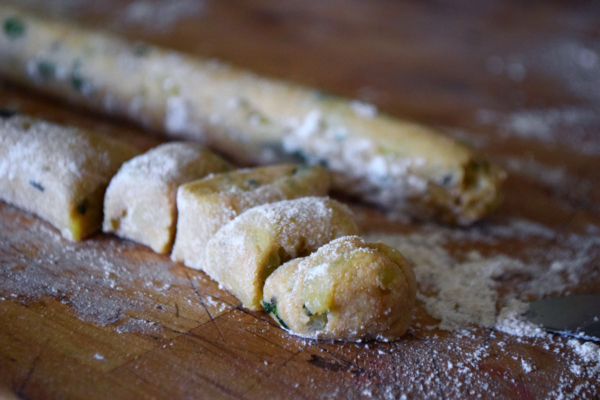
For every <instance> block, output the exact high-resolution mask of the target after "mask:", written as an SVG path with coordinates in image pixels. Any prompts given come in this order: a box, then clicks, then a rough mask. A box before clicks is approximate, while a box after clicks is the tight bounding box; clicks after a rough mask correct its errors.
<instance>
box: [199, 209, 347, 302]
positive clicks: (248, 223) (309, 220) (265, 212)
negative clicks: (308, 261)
mask: <svg viewBox="0 0 600 400" xmlns="http://www.w3.org/2000/svg"><path fill="white" fill-rule="evenodd" d="M357 231H358V230H357V227H356V224H355V223H354V220H353V219H352V214H351V212H350V210H349V209H348V207H346V206H345V205H343V204H341V203H338V202H337V201H335V200H331V199H328V198H318V197H304V198H301V199H295V200H285V201H280V202H277V203H271V204H264V205H262V206H257V207H254V208H252V209H250V210H248V211H246V212H244V213H243V214H241V215H240V216H239V217H237V218H236V219H234V220H233V221H231V222H229V223H228V224H227V225H225V226H224V227H223V228H221V229H220V230H219V231H218V232H217V233H216V234H215V235H214V236H213V237H212V238H211V239H210V241H209V242H208V245H207V247H206V258H205V262H204V271H205V272H206V273H207V274H208V275H209V276H210V277H211V278H213V279H214V280H216V281H217V282H218V283H219V285H220V286H222V287H224V288H226V289H227V290H229V291H230V292H231V293H233V294H234V295H235V296H236V297H237V298H238V299H240V300H241V301H242V303H243V304H244V307H247V308H249V309H250V310H260V309H262V305H261V300H262V298H263V295H262V293H263V286H264V283H265V280H266V279H267V277H268V276H269V275H270V274H271V273H272V272H273V271H274V270H276V269H277V268H278V267H279V266H280V265H281V264H283V263H284V262H286V261H288V260H291V259H293V258H296V257H303V256H306V255H308V254H310V253H312V252H313V251H315V250H317V249H318V248H319V247H321V246H323V245H325V244H327V243H329V242H330V241H332V240H333V239H336V238H338V237H342V236H346V235H355V234H357Z"/></svg>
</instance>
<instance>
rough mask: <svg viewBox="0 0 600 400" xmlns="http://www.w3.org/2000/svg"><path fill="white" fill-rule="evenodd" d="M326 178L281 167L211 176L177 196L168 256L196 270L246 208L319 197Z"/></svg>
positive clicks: (321, 173)
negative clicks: (212, 243)
mask: <svg viewBox="0 0 600 400" xmlns="http://www.w3.org/2000/svg"><path fill="white" fill-rule="evenodd" d="M330 184H331V178H330V175H329V173H328V172H327V171H325V170H324V169H323V168H321V167H319V166H316V167H305V166H301V165H297V164H284V165H276V166H270V167H260V168H252V169H245V170H238V171H233V172H228V173H223V174H215V175H213V176H210V177H207V178H205V179H203V180H200V181H197V182H191V183H188V184H185V185H182V186H181V187H180V188H179V190H178V192H177V208H178V213H179V216H178V221H177V236H176V238H175V244H174V246H173V253H172V255H171V258H172V259H173V260H174V261H182V262H183V263H184V264H185V265H186V266H188V267H191V268H195V269H202V262H203V260H204V249H205V248H206V244H207V243H208V241H209V239H210V238H211V237H212V236H213V235H214V234H215V233H216V232H217V231H218V230H219V229H220V228H221V227H222V226H224V225H225V224H226V223H228V222H229V221H231V220H232V219H234V218H235V217H236V216H238V215H239V214H241V213H242V212H244V211H245V210H248V209H250V208H252V207H255V206H258V205H261V204H266V203H273V202H277V201H281V200H287V199H294V198H298V197H304V196H324V195H326V194H327V192H328V191H329V186H330Z"/></svg>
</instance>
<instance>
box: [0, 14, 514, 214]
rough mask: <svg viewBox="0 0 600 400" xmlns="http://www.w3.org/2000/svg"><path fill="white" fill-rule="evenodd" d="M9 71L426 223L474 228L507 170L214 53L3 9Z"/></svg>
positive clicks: (0, 46)
mask: <svg viewBox="0 0 600 400" xmlns="http://www.w3.org/2000/svg"><path fill="white" fill-rule="evenodd" d="M0 23H2V26H3V27H4V30H3V31H2V32H0V74H3V75H4V76H6V77H8V78H10V79H12V80H14V81H16V82H19V83H21V84H24V85H27V86H31V87H34V88H36V89H38V90H40V91H43V92H46V93H50V94H52V95H54V96H56V97H60V98H63V99H68V100H69V101H71V102H72V103H76V104H80V105H82V106H84V107H87V108H90V109H93V110H96V111H101V112H105V113H108V114H113V115H118V116H121V117H126V118H129V119H130V120H132V121H134V122H136V123H139V124H141V125H143V126H145V127H148V128H151V129H153V130H155V131H163V132H165V133H166V134H167V135H168V136H169V137H178V138H182V137H183V138H187V139H191V140H196V141H200V142H203V143H205V144H206V145H208V146H210V147H212V148H214V149H216V150H218V151H220V152H222V153H224V154H226V155H228V156H230V157H231V158H232V159H234V160H237V161H240V162H242V161H243V162H247V163H251V164H272V163H277V162H289V161H290V160H292V159H293V160H296V161H297V160H299V159H300V160H302V161H304V162H306V163H309V164H320V165H323V166H326V168H328V169H329V170H330V171H332V172H333V173H334V179H333V185H334V188H335V190H338V191H340V192H343V193H345V194H348V195H351V196H356V197H358V198H360V199H362V200H365V201H367V202H371V203H374V204H377V205H379V206H381V207H384V208H388V209H393V210H397V211H401V212H405V213H408V214H412V215H414V216H417V217H420V218H431V217H434V218H438V219H440V220H443V221H447V222H453V223H458V224H469V223H472V222H473V221H475V220H477V219H479V218H480V217H482V216H483V215H484V214H485V213H486V212H488V211H489V210H490V209H492V208H493V207H494V206H495V204H496V203H497V202H498V198H499V186H500V184H501V182H502V180H503V177H504V173H503V172H502V171H501V170H499V169H498V168H497V167H495V166H492V165H489V164H488V163H486V162H485V161H482V160H479V159H478V158H477V156H476V155H475V154H473V152H472V151H471V150H470V149H469V148H467V147H465V146H463V145H461V144H459V143H457V142H456V141H454V140H451V139H449V138H447V137H445V136H444V135H442V134H440V133H439V132H437V131H435V130H433V129H430V128H427V127H424V126H421V125H417V124H414V123H410V122H406V121H402V120H399V119H396V118H393V117H390V116H387V115H383V114H380V113H378V112H377V109H376V108H375V107H374V106H372V105H370V104H365V103H360V102H357V101H349V100H345V99H341V98H337V97H334V96H330V95H325V94H323V93H322V92H320V91H318V90H314V89H310V88H306V87H303V86H299V85H295V84H292V83H288V82H284V81H279V80H273V79H267V78H262V77H259V76H256V75H254V74H252V73H250V72H247V71H244V70H241V69H237V68H234V67H231V66H228V65H226V64H223V63H220V62H216V61H213V60H203V59H201V58H197V57H190V56H186V55H183V54H179V53H176V52H172V51H167V50H162V49H159V48H157V47H153V46H149V45H145V44H140V43H129V42H127V41H124V40H121V39H119V38H117V37H114V36H111V35H109V34H106V33H99V32H92V31H88V30H84V29H81V28H78V27H75V26H72V25H69V24H64V23H60V22H52V21H48V20H43V19H39V18H36V17H33V16H31V15H29V14H27V13H23V12H19V11H16V10H14V9H11V8H8V7H4V6H0Z"/></svg>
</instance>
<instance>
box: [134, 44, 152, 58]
mask: <svg viewBox="0 0 600 400" xmlns="http://www.w3.org/2000/svg"><path fill="white" fill-rule="evenodd" d="M149 52H150V46H148V45H147V44H146V43H139V42H138V43H134V44H133V54H135V55H136V56H137V57H143V56H145V55H146V54H148V53H149Z"/></svg>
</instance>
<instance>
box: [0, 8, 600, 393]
mask: <svg viewBox="0 0 600 400" xmlns="http://www.w3.org/2000/svg"><path fill="white" fill-rule="evenodd" d="M11 1H12V0H11ZM7 2H9V1H7ZM13 2H14V3H18V1H13ZM163 3H164V4H163ZM163 3H160V2H150V1H142V0H137V1H135V2H126V1H123V0H109V1H102V2H100V1H93V0H86V1H74V0H73V1H68V0H64V1H62V0H61V1H59V2H55V3H53V4H52V5H51V6H48V5H46V4H45V2H43V1H28V2H27V5H28V6H29V7H31V8H33V9H36V10H38V11H40V12H42V13H43V14H48V15H55V16H59V17H62V18H68V19H70V20H73V21H77V22H79V23H82V24H85V25H87V26H92V27H101V28H105V29H109V30H111V31H114V32H117V33H120V34H122V35H124V36H126V37H129V38H133V39H141V40H146V41H149V42H152V43H155V44H159V45H163V46H167V47H171V48H174V49H176V50H180V51H185V52H188V53H192V54H198V55H202V56H209V57H218V58H220V59H223V60H226V61H229V62H232V63H235V64H237V65H240V66H243V67H245V68H248V69H251V70H253V71H256V72H258V73H261V74H266V75H270V76H275V77H281V78H285V79H291V80H295V81H297V82H300V83H305V84H309V85H311V86H316V87H319V88H321V89H324V90H328V91H331V92H334V93H336V94H340V95H344V96H347V97H352V98H360V99H362V100H365V101H369V102H372V103H374V104H376V105H377V106H378V107H379V108H380V109H381V110H383V111H385V112H388V113H391V114H393V115H396V116H399V117H403V118H409V119H412V120H416V121H420V122H424V123H427V124H430V125H434V126H437V127H439V128H441V129H443V130H445V131H446V132H448V134H450V135H453V136H455V137H457V138H459V139H460V140H465V141H467V142H469V143H471V144H472V145H473V146H475V147H477V148H478V150H479V151H480V152H481V153H483V154H484V155H485V156H486V157H488V158H489V159H491V160H492V161H495V162H498V163H500V164H502V165H504V166H505V168H507V169H508V170H509V173H510V176H509V178H508V180H507V183H506V187H505V200H504V203H503V204H502V206H501V207H500V208H499V209H498V210H497V211H496V212H495V213H494V214H493V215H492V216H490V217H489V218H488V219H487V220H486V221H483V222H482V223H480V224H477V225H476V226H475V227H472V228H469V229H458V228H449V227H441V226H435V225H434V226H432V225H431V224H424V223H421V222H406V221H404V222H403V221H399V220H397V219H393V218H390V217H387V216H385V215H384V214H382V213H380V212H379V211H377V210H373V209H370V208H368V207H366V206H362V205H358V204H352V207H353V209H354V211H355V213H356V216H357V220H358V221H359V224H360V226H361V229H362V230H363V232H365V233H366V234H371V235H377V234H379V235H382V234H388V235H396V236H397V237H401V236H399V235H411V234H414V235H421V236H419V237H424V236H426V235H428V234H429V233H430V232H432V231H438V230H442V231H444V232H445V235H447V237H448V238H449V239H448V242H447V243H446V248H447V251H448V252H449V253H450V254H452V255H453V257H455V258H456V259H461V257H462V258H464V257H466V256H467V255H469V254H472V252H473V251H477V252H478V254H481V255H483V257H488V256H490V257H491V256H494V255H506V256H514V257H519V259H521V260H523V262H524V263H525V264H527V263H534V262H537V258H539V257H541V255H543V254H544V253H547V254H546V256H547V258H548V257H549V258H552V257H553V255H552V254H554V253H553V252H555V251H556V249H557V248H558V247H560V246H563V247H565V246H567V247H566V248H567V250H565V251H571V253H572V254H571V253H569V254H568V255H567V258H568V257H571V255H572V258H573V259H582V261H581V262H582V265H581V266H580V268H579V269H578V270H577V271H578V273H579V274H580V275H579V276H578V280H577V283H576V284H573V285H571V286H569V290H570V291H579V292H589V291H599V290H600V269H599V265H600V258H599V257H598V255H599V254H598V253H599V252H600V249H597V248H596V247H598V245H597V244H595V243H600V236H599V232H600V228H598V227H600V207H599V206H598V204H600V189H599V187H600V156H599V155H600V131H599V130H598V127H599V126H600V122H599V121H600V116H599V115H598V110H600V96H599V95H598V93H600V90H597V88H600V58H599V57H600V53H599V50H600V48H598V45H597V43H598V38H599V37H600V26H599V25H598V24H597V21H598V17H600V8H599V7H598V6H597V5H595V4H593V3H589V4H587V3H585V4H584V3H578V4H568V5H567V4H565V5H561V4H559V3H539V4H538V3H536V4H530V3H527V4H522V5H521V4H518V3H515V2H507V1H489V2H484V4H481V2H477V1H465V2H461V3H460V4H453V3H454V2H424V3H418V2H403V3H400V2H369V1H339V0H329V1H326V2H325V1H324V2H300V1H296V2H294V1H285V2H275V1H253V2H243V1H230V2H218V1H191V0H177V1H172V2H163ZM0 107H1V108H10V109H18V110H19V111H21V112H26V113H31V114H34V115H36V116H39V117H44V118H48V119H50V120H53V121H57V122H64V123H68V124H73V125H79V126H84V127H89V128H92V129H96V130H98V131H100V132H103V133H105V134H107V135H111V136H114V137H118V138H120V139H122V140H125V141H128V142H130V143H132V144H134V145H135V146H137V147H139V148H140V149H148V148H150V147H152V146H154V145H156V144H158V143H160V142H161V140H160V139H159V138H157V137H156V136H151V135H149V133H147V132H143V131H142V130H141V129H139V128H137V127H134V126H131V125H129V124H128V123H126V122H123V121H113V120H109V119H107V118H105V117H103V116H98V115H92V114H89V113H87V112H85V111H83V110H80V109H75V108H72V107H70V106H69V105H68V104H62V103H58V102H56V101H55V100H53V99H50V98H47V97H43V96H40V95H38V94H37V93H35V92H33V91H30V90H25V89H23V88H20V87H15V86H12V85H11V84H10V83H7V82H3V83H2V86H0ZM515 221H521V223H523V221H526V223H527V224H529V225H527V226H530V227H531V226H537V227H540V226H543V227H544V228H543V229H544V231H543V232H545V233H543V234H541V233H540V234H532V235H520V234H519V232H522V231H519V230H518V229H517V230H516V231H511V232H513V233H512V234H511V235H504V236H502V234H501V232H504V231H503V230H502V229H503V227H507V226H512V227H514V226H515ZM511 224H512V225H511ZM475 231H477V232H478V235H479V236H478V238H479V239H478V240H475V241H469V242H465V241H464V240H462V239H460V238H464V237H465V235H469V234H472V233H473V232H475ZM486 232H492V233H489V238H487V237H486V235H488V233H486ZM493 232H495V233H493ZM515 232H516V234H515ZM574 235H579V236H577V237H578V238H579V237H580V238H585V240H587V241H586V242H585V243H588V245H586V246H587V247H585V248H583V247H582V246H579V247H578V246H575V247H574V248H573V249H570V248H568V246H569V243H570V242H569V240H571V239H572V238H573V237H575V236H574ZM452 237H456V238H457V239H456V240H452ZM488 239H489V240H488ZM595 239H599V242H595V241H594V240H595ZM565 243H566V244H565ZM561 248H562V247H561ZM569 249H570V250H569ZM583 251H585V254H583V255H584V256H585V257H583V256H582V253H581V252H583ZM578 252H579V253H578ZM548 254H550V256H548ZM560 256H561V257H564V256H565V255H564V254H562V253H561V255H560ZM549 266H551V265H550V264H549ZM558 267H560V266H558ZM558 267H557V268H558ZM534 279H535V276H533V277H532V276H526V274H520V273H519V271H518V270H517V271H515V272H514V274H512V275H510V276H503V278H502V279H499V280H498V282H497V285H498V287H497V292H498V293H500V294H502V293H504V292H508V291H510V290H511V289H514V287H517V288H518V287H520V286H519V285H521V284H523V282H525V283H526V282H527V281H528V280H529V281H531V280H534ZM422 290H424V291H425V288H422ZM438 322H439V321H438V320H436V319H434V318H433V317H431V316H430V315H428V313H427V312H426V310H425V307H424V305H423V304H419V306H418V310H417V316H416V318H415V321H414V323H413V326H412V328H411V330H410V332H409V333H408V334H406V335H405V336H404V337H403V338H402V339H401V340H399V341H396V342H393V343H374V342H370V343H352V344H344V343H331V342H323V341H310V340H303V339H301V338H296V337H293V336H290V335H288V334H286V333H285V332H284V331H283V330H281V329H280V328H279V327H278V326H277V324H276V323H274V321H272V320H271V319H270V318H269V317H268V316H267V315H266V314H265V313H262V312H257V313H254V312H249V311H248V310H246V309H244V308H242V307H241V306H240V303H239V302H238V301H237V300H236V299H235V298H234V297H233V296H231V295H230V294H228V293H227V292H225V291H222V290H220V289H219V288H218V286H217V284H216V283H215V282H213V281H211V280H210V279H209V278H208V277H207V276H206V275H204V274H203V273H201V272H197V271H194V270H190V269H188V268H185V267H183V266H182V265H180V264H175V263H172V262H171V261H170V260H169V258H168V257H166V256H160V255H157V254H154V253H153V252H152V251H150V250H149V249H148V248H146V247H144V246H141V245H137V244H135V243H132V242H129V241H125V240H120V239H118V238H116V237H114V236H110V235H103V234H98V235H95V236H93V237H92V238H90V239H89V240H86V241H84V242H82V243H77V244H74V243H69V242H67V241H65V240H63V239H62V238H61V237H60V236H59V234H58V233H57V232H56V231H55V230H54V229H53V228H52V227H51V226H50V225H49V224H47V223H45V222H43V221H41V220H40V219H38V218H36V217H35V216H32V215H29V214H27V213H24V212H22V211H20V210H18V209H16V208H14V207H11V206H9V205H6V204H4V203H0V397H11V396H14V397H18V398H27V399H47V398H56V399H79V398H85V399H95V398H98V399H107V398H110V399H117V398H127V399H129V398H157V399H158V398H165V399H172V398H209V399H215V398H257V399H258V398H260V399H265V398H282V399H288V398H307V399H313V398H385V399H396V398H404V397H403V396H406V398H489V397H492V396H496V397H498V398H524V399H534V398H548V397H558V396H559V395H560V394H563V395H566V396H567V397H568V396H572V397H573V398H597V397H598V395H599V393H600V386H599V385H598V379H599V377H598V376H599V375H598V373H597V374H596V375H593V374H589V373H584V372H581V370H582V369H583V370H586V369H588V368H592V367H593V366H594V365H595V364H593V363H590V362H587V363H586V362H584V361H582V360H581V358H579V357H578V356H577V355H576V354H575V353H574V352H573V350H572V348H571V347H570V346H569V345H567V340H566V339H563V338H558V337H556V338H546V339H539V338H523V337H518V336H514V335H509V334H506V333H503V332H500V331H498V330H496V329H495V328H490V327H488V328H482V327H477V326H473V325H469V326H466V327H465V328H464V329H458V330H454V331H447V330H442V329H439V328H438V327H436V325H437V323H438ZM577 368H579V370H578V369H577Z"/></svg>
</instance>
